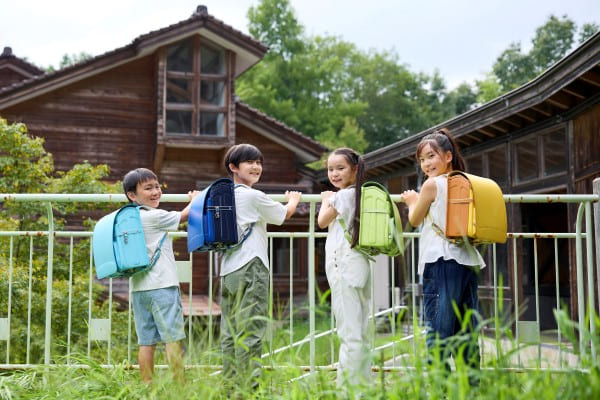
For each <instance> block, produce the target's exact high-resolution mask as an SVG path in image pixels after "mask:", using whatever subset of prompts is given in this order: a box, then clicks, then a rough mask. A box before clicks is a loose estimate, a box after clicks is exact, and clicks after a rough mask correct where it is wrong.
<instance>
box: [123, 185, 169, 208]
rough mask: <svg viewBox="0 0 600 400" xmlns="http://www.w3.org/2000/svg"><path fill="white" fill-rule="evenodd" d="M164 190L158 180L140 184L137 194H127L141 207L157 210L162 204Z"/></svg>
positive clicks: (137, 187) (136, 189) (136, 190)
mask: <svg viewBox="0 0 600 400" xmlns="http://www.w3.org/2000/svg"><path fill="white" fill-rule="evenodd" d="M161 196H162V190H161V188H160V184H159V183H158V181H157V180H156V179H149V180H146V181H143V182H138V184H137V186H136V188H135V192H131V191H130V192H127V197H129V199H130V200H131V201H132V202H134V203H137V204H139V205H141V206H149V207H153V208H157V207H158V205H159V203H160V197H161Z"/></svg>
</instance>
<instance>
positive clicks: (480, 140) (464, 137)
mask: <svg viewBox="0 0 600 400" xmlns="http://www.w3.org/2000/svg"><path fill="white" fill-rule="evenodd" d="M466 138H469V139H471V140H472V141H474V142H477V143H481V142H483V139H481V138H479V137H477V136H474V135H472V134H466V135H462V136H461V137H460V139H466ZM460 139H459V140H460ZM462 142H464V143H465V144H466V145H470V143H467V142H465V141H464V140H462Z"/></svg>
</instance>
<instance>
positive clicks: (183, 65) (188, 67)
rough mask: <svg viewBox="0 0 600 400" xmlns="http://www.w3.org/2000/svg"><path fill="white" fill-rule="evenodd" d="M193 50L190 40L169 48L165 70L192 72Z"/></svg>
mask: <svg viewBox="0 0 600 400" xmlns="http://www.w3.org/2000/svg"><path fill="white" fill-rule="evenodd" d="M193 49H194V47H193V42H192V40H191V39H188V40H184V41H182V42H179V43H175V44H174V45H172V46H169V48H168V49H167V70H168V71H180V72H192V70H193V66H194V59H193V58H192V54H193Z"/></svg>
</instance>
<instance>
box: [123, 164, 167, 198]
mask: <svg viewBox="0 0 600 400" xmlns="http://www.w3.org/2000/svg"><path fill="white" fill-rule="evenodd" d="M152 179H155V180H157V181H158V177H157V176H156V174H155V173H154V172H152V171H150V170H149V169H148V168H136V169H132V170H131V171H129V172H128V173H126V174H125V176H124V177H123V190H124V191H125V196H127V193H129V192H133V193H136V189H137V185H138V183H141V182H146V181H150V180H152ZM127 200H129V202H131V200H130V199H129V196H127Z"/></svg>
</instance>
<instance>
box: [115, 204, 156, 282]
mask: <svg viewBox="0 0 600 400" xmlns="http://www.w3.org/2000/svg"><path fill="white" fill-rule="evenodd" d="M113 244H114V252H115V258H116V260H117V269H118V270H119V271H120V272H124V271H127V270H131V269H134V270H136V269H138V270H139V269H141V268H143V267H147V266H148V265H150V259H149V258H148V252H147V250H146V240H145V238H144V229H143V227H142V220H141V219H140V210H139V207H138V206H137V205H135V204H128V205H126V206H123V207H121V209H119V210H118V211H117V216H116V218H115V223H114V243H113ZM134 272H137V271H128V272H127V275H131V274H133V273H134Z"/></svg>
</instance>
